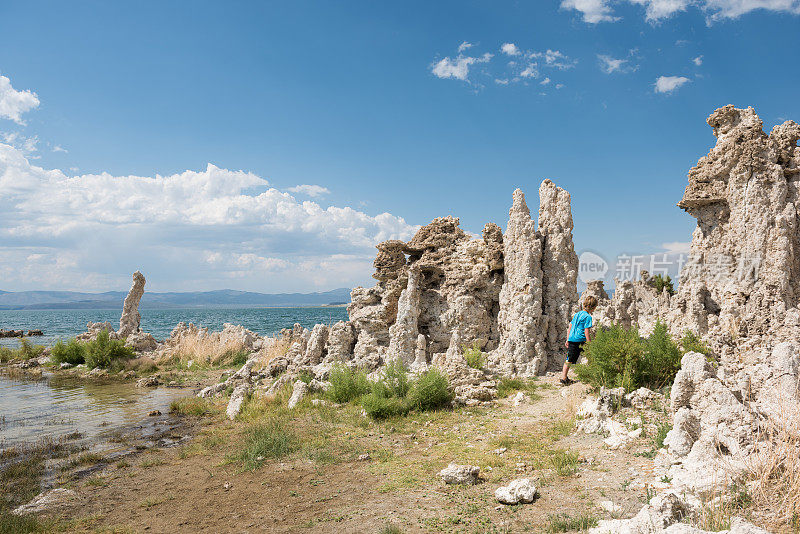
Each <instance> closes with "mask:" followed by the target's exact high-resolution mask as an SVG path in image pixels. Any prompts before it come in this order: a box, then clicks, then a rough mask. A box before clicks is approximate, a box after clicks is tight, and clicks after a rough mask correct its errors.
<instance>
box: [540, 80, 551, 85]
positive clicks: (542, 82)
mask: <svg viewBox="0 0 800 534" xmlns="http://www.w3.org/2000/svg"><path fill="white" fill-rule="evenodd" d="M548 83H550V78H545V79H544V80H542V81H541V82H539V84H541V85H547V84H548Z"/></svg>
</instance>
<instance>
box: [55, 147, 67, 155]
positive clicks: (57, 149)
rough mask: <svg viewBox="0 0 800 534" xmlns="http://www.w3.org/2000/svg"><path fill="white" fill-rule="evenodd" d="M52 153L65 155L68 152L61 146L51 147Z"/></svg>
mask: <svg viewBox="0 0 800 534" xmlns="http://www.w3.org/2000/svg"><path fill="white" fill-rule="evenodd" d="M53 152H63V153H65V154H66V153H67V152H69V151H68V150H67V149H66V148H64V147H63V146H61V145H53Z"/></svg>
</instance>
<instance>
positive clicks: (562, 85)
mask: <svg viewBox="0 0 800 534" xmlns="http://www.w3.org/2000/svg"><path fill="white" fill-rule="evenodd" d="M563 88H564V84H563V83H557V84H556V89H563Z"/></svg>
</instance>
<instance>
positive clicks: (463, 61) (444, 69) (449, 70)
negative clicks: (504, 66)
mask: <svg viewBox="0 0 800 534" xmlns="http://www.w3.org/2000/svg"><path fill="white" fill-rule="evenodd" d="M492 57H493V56H492V54H488V53H487V54H483V55H482V56H480V57H471V56H463V55H461V54H459V55H458V56H457V57H456V58H455V59H451V58H449V57H446V58H444V59H442V60H440V61H439V62H437V63H434V64H433V65H431V72H433V74H434V75H436V76H437V77H439V78H443V79H444V78H455V79H457V80H461V81H468V80H467V78H468V77H469V67H470V65H473V64H475V63H488V62H489V60H491V59H492Z"/></svg>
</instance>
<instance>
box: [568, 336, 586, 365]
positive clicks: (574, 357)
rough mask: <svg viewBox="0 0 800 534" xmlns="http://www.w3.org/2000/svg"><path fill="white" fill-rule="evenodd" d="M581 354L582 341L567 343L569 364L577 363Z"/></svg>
mask: <svg viewBox="0 0 800 534" xmlns="http://www.w3.org/2000/svg"><path fill="white" fill-rule="evenodd" d="M582 352H583V341H568V342H567V361H568V362H569V363H572V364H575V363H578V358H580V357H581V353H582Z"/></svg>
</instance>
